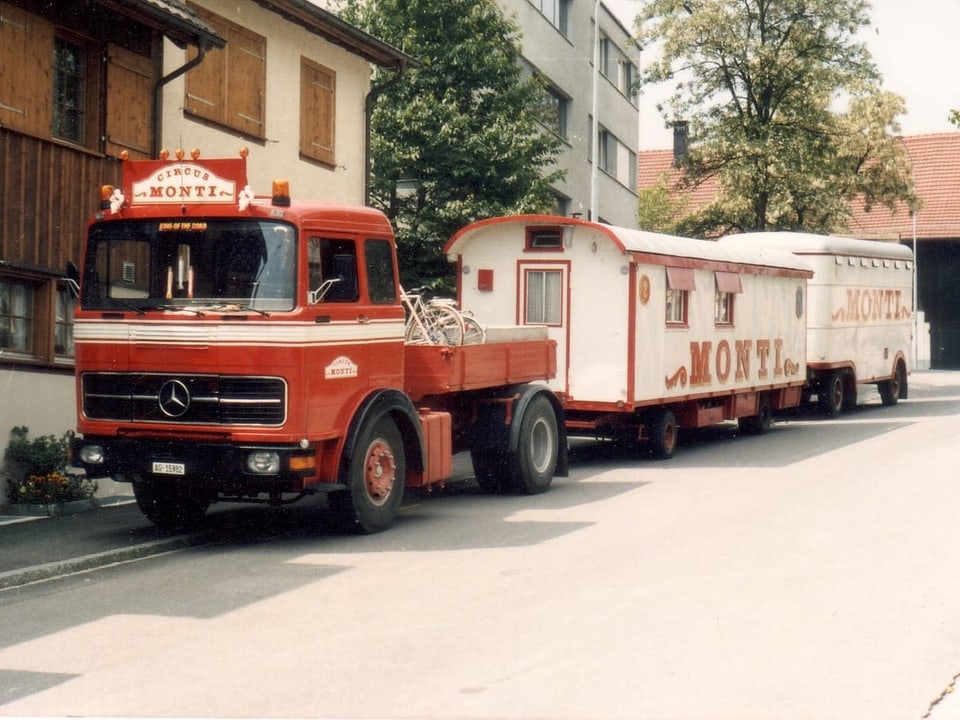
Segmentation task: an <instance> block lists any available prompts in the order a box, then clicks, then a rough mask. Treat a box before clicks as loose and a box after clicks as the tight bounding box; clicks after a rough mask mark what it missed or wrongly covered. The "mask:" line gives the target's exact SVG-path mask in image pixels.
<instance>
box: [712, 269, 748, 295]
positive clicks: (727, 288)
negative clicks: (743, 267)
mask: <svg viewBox="0 0 960 720" xmlns="http://www.w3.org/2000/svg"><path fill="white" fill-rule="evenodd" d="M717 290H719V291H720V292H724V293H742V292H743V282H742V281H741V280H740V274H739V273H732V272H719V271H718V272H717Z"/></svg>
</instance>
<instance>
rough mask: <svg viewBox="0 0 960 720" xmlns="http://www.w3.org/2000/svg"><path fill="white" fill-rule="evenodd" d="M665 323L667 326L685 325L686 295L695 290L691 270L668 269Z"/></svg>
mask: <svg viewBox="0 0 960 720" xmlns="http://www.w3.org/2000/svg"><path fill="white" fill-rule="evenodd" d="M666 271H667V298H666V321H667V324H668V325H686V324H687V305H688V297H687V295H688V293H689V292H690V291H691V290H694V289H696V281H695V278H694V274H693V270H692V269H691V268H678V267H668V268H666Z"/></svg>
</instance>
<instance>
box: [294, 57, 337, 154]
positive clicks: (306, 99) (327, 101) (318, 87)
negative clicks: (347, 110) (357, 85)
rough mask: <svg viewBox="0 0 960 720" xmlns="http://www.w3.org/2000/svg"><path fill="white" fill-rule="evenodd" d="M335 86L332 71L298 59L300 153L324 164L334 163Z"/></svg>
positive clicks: (335, 79)
mask: <svg viewBox="0 0 960 720" xmlns="http://www.w3.org/2000/svg"><path fill="white" fill-rule="evenodd" d="M336 86H337V74H336V72H334V71H333V70H331V69H330V68H326V67H323V66H322V65H318V64H317V63H315V62H312V61H310V60H308V59H306V58H301V59H300V154H301V155H303V156H304V157H307V158H311V159H313V160H317V161H319V162H322V163H325V164H327V165H335V164H336V154H335V137H336V124H335V110H336Z"/></svg>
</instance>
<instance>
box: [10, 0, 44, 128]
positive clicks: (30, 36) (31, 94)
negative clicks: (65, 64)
mask: <svg viewBox="0 0 960 720" xmlns="http://www.w3.org/2000/svg"><path fill="white" fill-rule="evenodd" d="M0 68H2V71H0V125H3V126H5V127H10V128H16V129H17V130H21V131H23V132H27V133H30V134H32V135H36V136H38V137H47V136H49V135H50V122H51V117H52V112H53V107H52V105H53V88H52V86H51V78H52V77H53V25H51V24H50V23H48V22H47V21H46V20H44V19H43V18H40V17H38V16H36V15H32V14H30V13H28V12H25V11H24V10H21V9H20V8H18V7H14V6H13V5H11V4H10V3H5V2H0Z"/></svg>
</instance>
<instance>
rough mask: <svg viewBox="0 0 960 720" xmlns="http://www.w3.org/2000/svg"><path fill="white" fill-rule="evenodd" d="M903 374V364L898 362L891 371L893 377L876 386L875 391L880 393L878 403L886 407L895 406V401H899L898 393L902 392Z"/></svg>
mask: <svg viewBox="0 0 960 720" xmlns="http://www.w3.org/2000/svg"><path fill="white" fill-rule="evenodd" d="M905 374H906V373H905V370H904V367H903V363H899V362H898V363H897V367H896V368H895V369H894V371H893V377H891V378H890V379H889V380H884V381H883V382H881V383H878V384H877V389H878V390H879V391H880V402H882V403H883V404H884V405H886V406H887V407H890V406H893V405H896V404H897V400H899V399H900V393H901V392H902V391H903V384H904V380H905Z"/></svg>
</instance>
